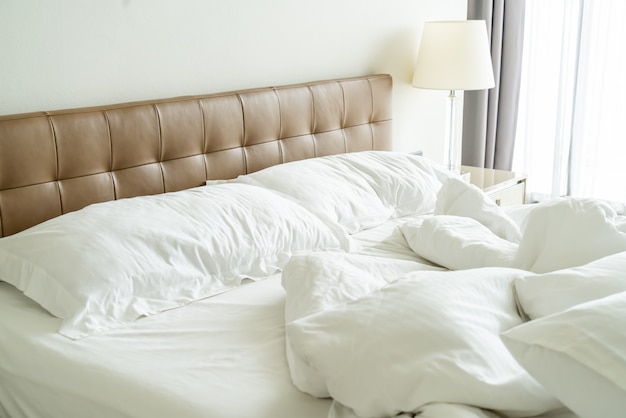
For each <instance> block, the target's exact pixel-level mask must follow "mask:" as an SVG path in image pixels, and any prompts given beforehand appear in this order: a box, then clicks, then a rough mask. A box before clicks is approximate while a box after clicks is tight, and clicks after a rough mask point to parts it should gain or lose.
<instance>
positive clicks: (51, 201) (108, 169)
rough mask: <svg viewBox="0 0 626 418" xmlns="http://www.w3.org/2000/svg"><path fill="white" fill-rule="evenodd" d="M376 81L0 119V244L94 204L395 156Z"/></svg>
mask: <svg viewBox="0 0 626 418" xmlns="http://www.w3.org/2000/svg"><path fill="white" fill-rule="evenodd" d="M391 87H392V80H391V77H390V76H389V75H386V74H380V75H372V76H364V77H354V78H345V79H338V80H327V81H317V82H311V83H302V84H297V85H289V86H281V87H268V88H260V89H249V90H242V91H234V92H227V93H219V94H209V95H201V96H190V97H177V98H170V99H163V100H149V101H141V102H134V103H124V104H114V105H107V106H99V107H91V108H81V109H70V110H59V111H52V112H38V113H28V114H19V115H9V116H0V236H6V235H10V234H14V233H16V232H19V231H21V230H23V229H26V228H28V227H30V226H33V225H35V224H38V223H40V222H43V221H45V220H47V219H50V218H53V217H55V216H59V215H61V214H63V213H66V212H70V211H74V210H78V209H80V208H82V207H84V206H87V205H89V204H92V203H96V202H103V201H108V200H113V199H120V198H125V197H132V196H138V195H147V194H156V193H164V192H169V191H176V190H181V189H186V188H190V187H195V186H199V185H202V184H204V182H205V180H207V179H228V178H234V177H236V176H238V175H240V174H246V173H250V172H254V171H257V170H260V169H262V168H265V167H268V166H271V165H274V164H280V163H284V162H288V161H294V160H300V159H304V158H310V157H317V156H323V155H330V154H337V153H345V152H353V151H362V150H388V149H390V148H391Z"/></svg>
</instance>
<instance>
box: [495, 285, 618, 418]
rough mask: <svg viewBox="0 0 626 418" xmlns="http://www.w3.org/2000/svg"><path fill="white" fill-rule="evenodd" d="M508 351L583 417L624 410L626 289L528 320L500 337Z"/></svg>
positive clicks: (614, 415) (610, 417) (607, 417)
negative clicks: (625, 290)
mask: <svg viewBox="0 0 626 418" xmlns="http://www.w3.org/2000/svg"><path fill="white" fill-rule="evenodd" d="M502 338H503V341H504V343H505V344H506V346H507V347H508V348H509V350H510V351H511V353H513V355H514V356H515V358H516V359H517V360H518V361H519V362H520V364H521V365H522V366H524V367H525V368H526V370H528V371H529V372H530V374H532V375H533V376H534V377H535V378H536V379H537V380H538V381H539V382H541V383H542V384H543V385H544V386H545V387H546V389H548V390H549V391H551V392H552V393H553V394H554V395H555V396H556V397H557V398H559V399H560V400H561V401H562V402H563V403H564V404H565V405H566V406H567V407H569V408H570V409H571V410H572V411H574V412H575V413H576V414H578V416H580V417H581V418H598V417H602V418H623V417H624V414H625V413H626V292H622V293H617V294H614V295H611V296H607V297H605V298H602V299H597V300H594V301H591V302H587V303H583V304H581V305H577V306H575V307H573V308H571V309H568V310H566V311H563V312H560V313H557V314H554V315H549V316H546V317H543V318H540V319H536V320H533V321H530V322H527V323H525V324H523V325H520V326H518V327H515V328H513V329H510V330H508V331H507V332H505V333H504V334H503V335H502Z"/></svg>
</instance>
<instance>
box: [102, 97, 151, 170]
mask: <svg viewBox="0 0 626 418" xmlns="http://www.w3.org/2000/svg"><path fill="white" fill-rule="evenodd" d="M106 115H107V119H108V121H109V130H110V133H111V150H112V152H113V162H112V166H111V169H112V170H121V169H124V168H130V167H136V166H138V165H143V164H149V163H156V162H158V161H159V156H160V155H161V133H160V131H159V119H158V116H157V112H156V109H155V107H154V105H145V106H133V107H128V108H122V109H112V110H109V111H107V112H106Z"/></svg>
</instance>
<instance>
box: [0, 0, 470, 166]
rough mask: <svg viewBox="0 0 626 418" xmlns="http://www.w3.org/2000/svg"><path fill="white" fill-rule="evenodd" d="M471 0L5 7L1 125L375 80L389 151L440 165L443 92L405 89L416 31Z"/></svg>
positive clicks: (160, 1)
mask: <svg viewBox="0 0 626 418" xmlns="http://www.w3.org/2000/svg"><path fill="white" fill-rule="evenodd" d="M466 4H467V1H466V0H316V1H312V0H306V1H304V0H300V1H297V0H106V1H103V0H55V1H47V0H0V115H2V114H12V113H21V112H29V111H37V110H51V109H60V108H68V107H81V106H90V105H100V104H107V103H116V102H123V101H131V100H142V99H153V98H160V97H170V96H179V95H185V94H201V93H211V92H219V91H226V90H233V89H241V88H248V87H265V86H270V85H280V84H289V83H296V82H305V81H311V80H320V79H327V78H336V77H349V76H356V75H365V74H370V73H389V74H391V75H392V76H393V78H394V127H395V131H394V133H395V140H394V148H395V149H396V150H398V151H413V150H423V151H424V152H425V153H426V155H427V156H430V157H432V158H433V159H435V160H440V161H442V160H443V151H442V150H443V138H444V136H445V105H446V94H447V93H446V92H440V91H426V90H419V89H415V88H413V87H411V86H410V81H411V75H412V66H413V63H414V61H415V57H416V53H417V47H418V45H419V39H420V34H421V28H422V24H423V22H424V21H426V20H447V19H464V18H465V13H466Z"/></svg>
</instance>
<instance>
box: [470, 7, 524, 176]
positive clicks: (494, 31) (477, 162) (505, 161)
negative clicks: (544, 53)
mask: <svg viewBox="0 0 626 418" xmlns="http://www.w3.org/2000/svg"><path fill="white" fill-rule="evenodd" d="M525 8H526V1H525V0H468V2H467V19H468V20H485V21H486V22H487V30H488V33H489V37H490V39H491V59H492V61H493V69H494V78H495V81H496V86H495V87H494V88H492V89H489V90H479V91H466V92H465V93H464V101H463V153H462V163H463V164H464V165H471V166H476V167H487V168H497V169H502V170H510V169H511V165H512V163H513V150H514V147H515V131H516V127H517V107H518V97H519V86H520V80H521V72H522V66H521V64H522V51H523V42H524V14H525Z"/></svg>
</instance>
